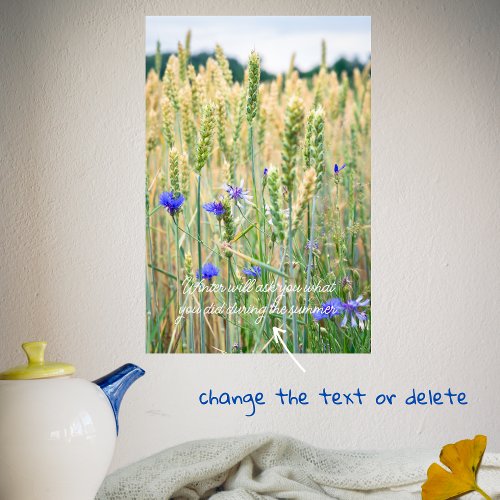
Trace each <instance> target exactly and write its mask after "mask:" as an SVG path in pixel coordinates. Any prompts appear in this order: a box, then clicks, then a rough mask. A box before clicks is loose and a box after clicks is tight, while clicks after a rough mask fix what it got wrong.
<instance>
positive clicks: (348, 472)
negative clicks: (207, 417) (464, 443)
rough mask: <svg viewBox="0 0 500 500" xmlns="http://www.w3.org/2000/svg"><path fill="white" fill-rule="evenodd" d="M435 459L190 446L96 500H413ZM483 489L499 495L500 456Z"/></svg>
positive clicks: (277, 441)
mask: <svg viewBox="0 0 500 500" xmlns="http://www.w3.org/2000/svg"><path fill="white" fill-rule="evenodd" d="M438 457H439V450H432V451H422V450H406V451H384V452H378V451H376V452H361V451H359V452H358V451H333V450H323V449H319V448H315V447H313V446H310V445H308V444H305V443H303V442H301V441H298V440H295V439H292V438H289V437H285V436H277V435H252V436H242V437H234V438H225V439H211V440H204V441H193V442H190V443H185V444H182V445H179V446H176V447H174V448H169V449H167V450H165V451H162V452H160V453H158V454H156V455H153V456H151V457H149V458H146V459H145V460H141V461H140V462H137V463H135V464H132V465H130V466H128V467H125V468H123V469H120V470H118V471H116V472H114V473H113V474H111V475H110V476H108V477H107V478H106V480H105V481H104V484H103V485H102V487H101V489H100V491H99V493H98V495H97V497H96V500H166V499H169V498H176V499H199V498H209V497H210V498H214V499H216V500H236V499H238V500H246V499H248V500H250V499H252V500H254V499H270V498H280V499H281V498H282V499H297V500H317V499H324V498H334V499H338V500H356V499H360V498H369V499H370V500H387V499H398V500H406V499H412V500H415V499H417V498H420V491H421V490H420V487H421V485H422V483H423V482H424V481H425V479H426V472H427V468H428V467H429V465H430V464H431V463H432V462H436V461H439V460H438ZM479 484H480V485H481V486H482V488H483V489H484V490H485V491H487V492H488V493H490V494H491V495H500V454H491V453H486V454H485V455H484V457H483V462H482V466H481V469H480V472H479ZM464 498H466V497H464ZM471 498H476V497H475V496H473V495H471Z"/></svg>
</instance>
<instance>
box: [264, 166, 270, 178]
mask: <svg viewBox="0 0 500 500" xmlns="http://www.w3.org/2000/svg"><path fill="white" fill-rule="evenodd" d="M268 173H269V169H268V168H267V167H266V168H265V169H264V177H266V176H267V174H268Z"/></svg>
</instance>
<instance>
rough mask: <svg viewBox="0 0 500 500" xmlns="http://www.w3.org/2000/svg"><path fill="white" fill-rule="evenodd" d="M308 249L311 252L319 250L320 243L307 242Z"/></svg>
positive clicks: (314, 241)
mask: <svg viewBox="0 0 500 500" xmlns="http://www.w3.org/2000/svg"><path fill="white" fill-rule="evenodd" d="M306 248H307V249H308V250H311V248H312V249H313V250H318V248H319V243H318V242H317V241H316V240H307V243H306Z"/></svg>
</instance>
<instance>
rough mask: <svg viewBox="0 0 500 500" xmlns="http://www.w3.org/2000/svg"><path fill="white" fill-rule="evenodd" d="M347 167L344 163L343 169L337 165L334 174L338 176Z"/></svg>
mask: <svg viewBox="0 0 500 500" xmlns="http://www.w3.org/2000/svg"><path fill="white" fill-rule="evenodd" d="M345 166H346V165H345V163H344V164H343V165H342V166H341V167H339V166H338V165H337V164H336V163H335V166H334V167H333V173H334V174H335V175H337V174H338V173H339V172H340V171H341V170H344V168H345Z"/></svg>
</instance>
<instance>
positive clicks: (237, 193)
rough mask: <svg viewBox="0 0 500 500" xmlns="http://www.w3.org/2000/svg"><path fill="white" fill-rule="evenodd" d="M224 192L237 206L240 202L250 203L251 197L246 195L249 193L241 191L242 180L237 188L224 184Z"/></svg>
mask: <svg viewBox="0 0 500 500" xmlns="http://www.w3.org/2000/svg"><path fill="white" fill-rule="evenodd" d="M223 187H224V190H225V191H226V193H227V194H228V195H229V198H231V199H232V200H234V202H235V203H236V204H237V205H238V204H239V202H240V201H246V202H250V200H251V199H252V196H250V195H249V194H248V193H249V192H250V191H248V190H245V189H243V179H241V182H240V185H239V186H231V185H229V184H225V185H224V186H223Z"/></svg>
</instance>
